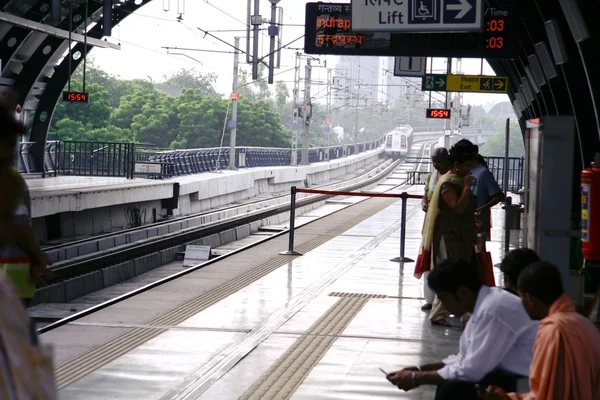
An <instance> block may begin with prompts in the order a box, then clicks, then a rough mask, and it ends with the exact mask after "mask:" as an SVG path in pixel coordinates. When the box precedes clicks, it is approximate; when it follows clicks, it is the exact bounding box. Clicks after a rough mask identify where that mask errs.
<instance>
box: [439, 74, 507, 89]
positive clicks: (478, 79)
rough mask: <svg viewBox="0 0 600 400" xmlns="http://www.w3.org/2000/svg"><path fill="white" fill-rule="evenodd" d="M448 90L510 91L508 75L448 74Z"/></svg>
mask: <svg viewBox="0 0 600 400" xmlns="http://www.w3.org/2000/svg"><path fill="white" fill-rule="evenodd" d="M446 91H447V92H472V93H508V78H507V77H506V76H482V75H447V82H446Z"/></svg>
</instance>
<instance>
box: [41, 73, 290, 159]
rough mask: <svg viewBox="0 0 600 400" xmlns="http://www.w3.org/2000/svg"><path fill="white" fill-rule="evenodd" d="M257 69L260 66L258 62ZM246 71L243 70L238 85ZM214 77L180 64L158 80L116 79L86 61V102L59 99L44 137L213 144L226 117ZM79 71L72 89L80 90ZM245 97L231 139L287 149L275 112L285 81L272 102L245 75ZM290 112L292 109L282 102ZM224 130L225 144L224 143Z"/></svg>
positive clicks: (225, 104) (264, 90) (226, 102)
mask: <svg viewBox="0 0 600 400" xmlns="http://www.w3.org/2000/svg"><path fill="white" fill-rule="evenodd" d="M260 72H261V74H264V72H265V71H264V69H263V68H261V70H260ZM246 78H247V77H245V76H242V79H241V80H242V83H243V82H244V79H246ZM216 79H217V77H216V75H214V74H202V73H198V72H196V71H193V70H187V69H182V70H180V71H178V72H176V73H174V74H172V75H171V76H165V77H164V78H163V80H162V81H161V82H152V80H139V79H138V80H122V79H119V78H117V77H114V76H112V75H110V74H107V73H106V72H104V71H102V70H100V69H98V68H96V67H94V65H93V62H88V66H87V70H86V88H85V90H86V91H87V92H89V97H90V102H89V104H82V103H65V102H63V101H59V103H58V105H57V107H56V110H55V112H54V115H53V121H52V124H51V129H50V136H49V138H50V139H59V140H75V141H110V142H126V141H135V142H138V143H153V144H155V145H156V146H157V147H159V148H169V147H171V148H204V147H217V146H219V145H220V143H221V139H222V136H223V128H224V126H225V124H226V121H227V120H229V119H230V118H231V109H230V108H231V107H230V100H229V99H224V98H223V96H221V95H219V94H218V93H217V91H216V89H215V87H214V84H215V82H216ZM82 80H83V72H82V70H81V69H78V70H77V71H76V72H75V73H74V74H73V78H72V81H71V90H74V91H81V90H83V83H82ZM245 82H246V83H245V86H243V89H245V90H246V92H245V93H246V95H247V96H244V94H242V99H241V101H240V102H239V106H238V122H237V128H238V129H237V144H238V145H240V146H264V147H287V146H289V139H288V135H286V133H285V132H284V129H283V127H282V125H281V123H280V118H279V115H278V114H279V113H278V112H277V111H275V110H276V109H277V110H280V111H283V110H286V111H287V108H288V102H287V99H288V97H289V93H287V92H288V90H287V87H286V86H285V84H283V86H282V85H281V84H280V85H278V86H277V95H276V101H274V102H273V103H272V102H271V97H270V96H271V92H270V90H269V85H267V84H266V82H265V81H264V80H262V81H259V82H256V83H253V82H249V81H247V80H246V81H245ZM227 97H229V96H227ZM289 110H290V113H291V107H289ZM229 133H230V130H229V129H225V137H223V139H224V141H223V143H224V144H228V143H229Z"/></svg>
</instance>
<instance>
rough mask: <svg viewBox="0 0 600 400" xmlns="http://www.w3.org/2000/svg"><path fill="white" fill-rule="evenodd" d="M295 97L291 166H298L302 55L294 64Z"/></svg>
mask: <svg viewBox="0 0 600 400" xmlns="http://www.w3.org/2000/svg"><path fill="white" fill-rule="evenodd" d="M292 94H293V96H294V100H293V101H294V107H293V108H292V159H291V165H292V166H294V165H297V164H298V131H299V130H300V125H299V124H298V113H299V104H298V95H299V94H300V53H296V60H295V62H294V90H293V91H292Z"/></svg>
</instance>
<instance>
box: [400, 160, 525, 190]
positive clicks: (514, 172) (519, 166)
mask: <svg viewBox="0 0 600 400" xmlns="http://www.w3.org/2000/svg"><path fill="white" fill-rule="evenodd" d="M484 159H485V161H486V163H487V164H488V168H489V170H490V172H491V173H492V175H493V176H494V179H496V182H498V184H499V185H500V187H501V188H503V189H504V157H484ZM407 162H410V163H421V165H428V164H431V163H430V162H429V160H428V159H426V160H418V159H411V160H407ZM524 168H525V159H524V158H523V157H510V158H509V159H508V191H509V192H513V193H516V192H518V191H519V190H520V189H521V188H522V187H523V185H524V181H523V176H524ZM429 174H430V173H429V172H424V171H412V172H409V174H408V182H407V183H408V184H409V185H425V183H426V182H427V176H428V175H429Z"/></svg>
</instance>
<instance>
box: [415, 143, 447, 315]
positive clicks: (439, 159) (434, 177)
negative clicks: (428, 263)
mask: <svg viewBox="0 0 600 400" xmlns="http://www.w3.org/2000/svg"><path fill="white" fill-rule="evenodd" d="M431 164H432V165H433V168H434V170H433V171H432V172H431V174H429V177H428V178H427V183H426V184H425V194H424V196H423V202H422V206H423V211H425V212H427V209H428V207H429V203H430V202H431V197H432V196H433V191H434V189H435V185H436V183H437V182H438V180H439V179H440V177H441V176H442V175H444V174H445V173H446V172H448V171H449V170H450V159H449V158H448V150H447V149H446V148H445V147H438V148H437V149H435V150H434V151H433V155H432V156H431ZM423 229H425V221H423ZM428 275H429V271H428V272H425V273H423V294H424V296H425V301H426V303H425V304H424V305H423V306H422V307H421V310H423V311H425V310H431V307H432V304H433V300H434V299H435V293H433V291H432V290H431V289H429V286H428V285H427V276H428Z"/></svg>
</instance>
